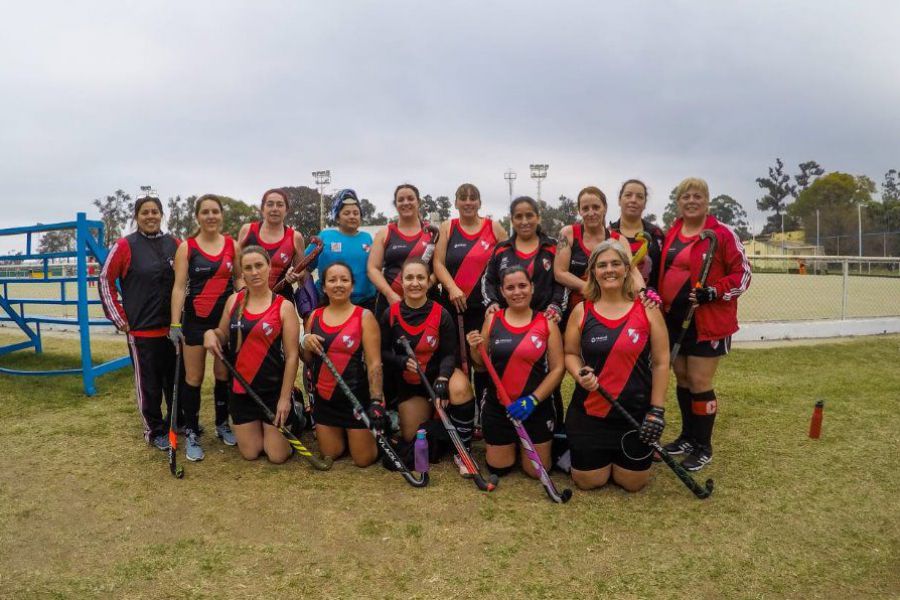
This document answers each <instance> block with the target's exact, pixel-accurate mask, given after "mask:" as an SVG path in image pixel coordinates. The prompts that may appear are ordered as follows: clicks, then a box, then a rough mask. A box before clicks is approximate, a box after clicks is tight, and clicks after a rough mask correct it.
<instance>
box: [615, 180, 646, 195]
mask: <svg viewBox="0 0 900 600" xmlns="http://www.w3.org/2000/svg"><path fill="white" fill-rule="evenodd" d="M629 183H636V184H638V185H639V186H641V187H642V188H644V198H645V199H646V198H647V184H646V183H644V182H643V181H641V180H640V179H629V180H627V181H626V182H625V183H623V184H622V187H621V188H619V199H620V200H621V199H622V194H624V193H625V186H627V185H628V184H629Z"/></svg>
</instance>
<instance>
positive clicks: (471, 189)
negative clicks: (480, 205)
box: [456, 183, 481, 202]
mask: <svg viewBox="0 0 900 600" xmlns="http://www.w3.org/2000/svg"><path fill="white" fill-rule="evenodd" d="M466 197H468V198H475V199H476V200H478V201H479V202H481V192H479V191H478V188H477V187H475V186H474V185H473V184H471V183H464V184H462V185H461V186H459V187H458V188H456V200H457V201H459V200H462V199H463V198H466Z"/></svg>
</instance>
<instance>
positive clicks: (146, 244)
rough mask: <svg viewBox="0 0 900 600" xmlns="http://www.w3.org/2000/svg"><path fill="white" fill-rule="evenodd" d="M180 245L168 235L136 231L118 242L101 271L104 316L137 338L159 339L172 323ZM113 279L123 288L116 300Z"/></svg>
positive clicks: (111, 249)
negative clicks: (126, 328) (172, 303)
mask: <svg viewBox="0 0 900 600" xmlns="http://www.w3.org/2000/svg"><path fill="white" fill-rule="evenodd" d="M180 243H181V242H180V241H179V240H177V239H175V238H174V237H172V236H171V235H169V234H168V233H157V234H146V233H141V232H139V231H136V232H134V233H132V234H129V235H127V236H125V237H123V238H122V239H120V240H119V241H117V242H116V243H115V244H114V245H113V246H112V248H110V249H109V254H107V256H106V260H105V261H104V262H103V269H102V270H101V271H100V278H99V281H100V283H99V289H100V300H101V302H102V304H103V310H104V312H105V313H106V317H107V318H108V319H109V320H110V321H112V322H113V323H114V324H115V325H116V326H117V327H119V328H123V327H125V326H127V327H128V330H129V332H131V334H132V335H134V336H136V337H161V336H164V335H166V333H167V332H168V331H169V323H170V322H171V312H170V311H171V306H170V304H171V301H172V286H173V285H174V284H175V269H174V263H175V251H176V250H177V249H178V245H179V244H180ZM116 279H118V280H119V284H120V285H121V287H122V300H121V302H120V301H119V295H118V289H117V288H116Z"/></svg>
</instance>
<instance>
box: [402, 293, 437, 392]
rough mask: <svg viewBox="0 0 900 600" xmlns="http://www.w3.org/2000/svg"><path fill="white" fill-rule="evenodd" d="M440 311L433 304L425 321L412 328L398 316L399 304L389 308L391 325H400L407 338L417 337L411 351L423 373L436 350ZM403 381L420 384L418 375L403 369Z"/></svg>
mask: <svg viewBox="0 0 900 600" xmlns="http://www.w3.org/2000/svg"><path fill="white" fill-rule="evenodd" d="M441 310H442V308H441V305H440V304H438V303H437V302H435V303H434V304H433V305H432V306H431V312H429V313H428V316H427V317H425V320H424V321H422V322H421V323H420V324H419V325H416V326H413V325H410V324H409V323H407V322H406V321H404V320H403V317H402V316H401V314H400V302H396V303H394V304H392V305H391V308H390V311H391V312H390V319H391V325H393V324H394V323H396V324H398V325H400V327H401V328H402V329H403V331H405V332H406V334H407V335H408V336H410V337H412V338H413V339H415V338H416V337H418V339H417V340H416V344H415V346H413V351H414V352H415V354H416V360H417V361H418V362H419V368H421V369H422V372H423V373H424V372H425V368H426V367H427V365H428V362H429V361H430V360H431V357H432V356H434V352H435V350H437V348H438V342H439V341H440V335H441ZM403 379H404V380H405V381H406V382H407V383H411V384H418V383H422V379H421V378H420V377H419V374H418V373H411V372H409V371H407V370H406V369H405V368H404V369H403Z"/></svg>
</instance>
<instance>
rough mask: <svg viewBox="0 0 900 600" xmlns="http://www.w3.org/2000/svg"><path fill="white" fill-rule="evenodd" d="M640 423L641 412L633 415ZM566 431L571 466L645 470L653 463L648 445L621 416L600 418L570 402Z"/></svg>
mask: <svg viewBox="0 0 900 600" xmlns="http://www.w3.org/2000/svg"><path fill="white" fill-rule="evenodd" d="M634 417H635V419H637V420H638V422H640V421H641V420H643V418H644V417H643V415H640V414H635V415H634ZM566 434H567V435H568V437H569V450H570V452H571V458H572V468H573V469H577V470H579V471H595V470H597V469H602V468H604V467H606V466H607V465H610V464H614V465H617V466H619V467H621V468H623V469H628V470H629V471H646V470H647V469H649V468H650V465H651V464H652V462H653V459H652V455H651V452H650V447H649V446H647V445H646V444H644V443H643V442H642V441H640V439H638V434H637V431H636V430H635V429H634V428H633V427H632V426H631V425H630V424H629V423H628V422H627V421H625V420H624V419H601V418H598V417H594V416H591V415H588V414H586V413H585V412H584V405H583V404H581V403H572V404H570V405H569V411H568V412H567V413H566Z"/></svg>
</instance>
